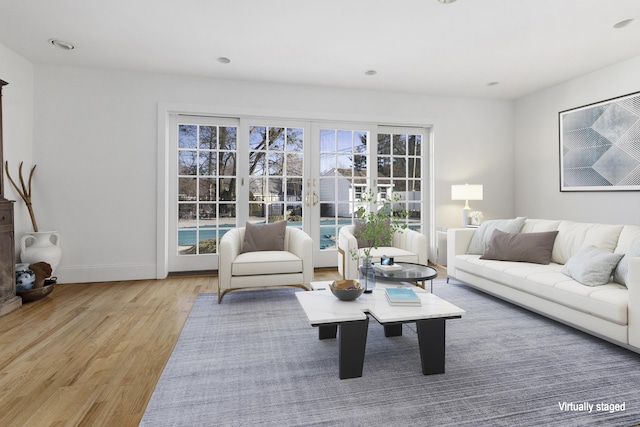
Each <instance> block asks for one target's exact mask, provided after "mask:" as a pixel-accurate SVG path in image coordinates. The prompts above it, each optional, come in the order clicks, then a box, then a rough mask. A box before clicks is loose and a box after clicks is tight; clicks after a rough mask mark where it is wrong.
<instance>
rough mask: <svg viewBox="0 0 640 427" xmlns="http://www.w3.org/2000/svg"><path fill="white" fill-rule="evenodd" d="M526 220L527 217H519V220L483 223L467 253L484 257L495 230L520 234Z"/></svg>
mask: <svg viewBox="0 0 640 427" xmlns="http://www.w3.org/2000/svg"><path fill="white" fill-rule="evenodd" d="M526 220H527V218H526V217H524V216H519V217H518V218H514V219H492V220H489V221H485V222H483V223H482V225H481V226H480V227H479V228H478V229H477V230H476V232H475V233H474V234H473V237H472V238H471V243H469V248H468V249H467V253H468V254H474V255H482V254H483V253H484V251H485V250H486V249H487V244H488V243H489V240H490V239H491V235H492V234H493V230H500V231H504V232H505V233H511V234H516V233H519V232H520V230H522V226H523V225H524V222H525V221H526Z"/></svg>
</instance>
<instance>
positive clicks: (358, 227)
mask: <svg viewBox="0 0 640 427" xmlns="http://www.w3.org/2000/svg"><path fill="white" fill-rule="evenodd" d="M384 223H385V232H386V233H387V234H388V235H386V236H383V239H382V240H390V234H391V220H390V219H389V218H387V219H385V220H384ZM366 224H367V223H366V221H363V220H361V219H357V220H356V221H355V224H354V225H355V229H354V230H353V236H354V237H355V238H356V241H357V242H358V248H368V247H370V246H371V242H369V241H367V240H366V239H365V238H364V236H363V235H362V234H363V233H364V232H365V227H366Z"/></svg>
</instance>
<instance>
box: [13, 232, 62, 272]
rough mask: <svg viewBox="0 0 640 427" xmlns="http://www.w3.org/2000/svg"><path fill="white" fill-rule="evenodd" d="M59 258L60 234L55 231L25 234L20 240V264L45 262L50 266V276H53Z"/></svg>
mask: <svg viewBox="0 0 640 427" xmlns="http://www.w3.org/2000/svg"><path fill="white" fill-rule="evenodd" d="M61 257H62V249H61V248H60V234H59V233H58V232H57V231H38V232H32V233H27V234H25V235H24V236H22V239H20V259H21V260H22V262H26V263H29V264H33V263H36V262H46V263H48V264H49V265H50V266H51V275H53V272H54V271H55V269H56V267H57V266H58V263H59V262H60V258H61Z"/></svg>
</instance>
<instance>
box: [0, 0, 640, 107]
mask: <svg viewBox="0 0 640 427" xmlns="http://www.w3.org/2000/svg"><path fill="white" fill-rule="evenodd" d="M629 18H639V19H640V0H458V1H457V2H455V3H452V4H448V5H446V4H440V3H438V1H437V0H110V1H104V0H100V1H98V0H57V1H51V0H0V43H2V44H4V45H5V46H7V47H8V48H10V49H12V50H14V51H15V52H17V53H18V54H20V55H22V56H24V57H25V58H27V59H28V60H30V61H32V62H34V63H45V64H59V65H70V66H81V67H97V68H106V69H117V70H131V71H143V72H153V73H168V74H178V75H184V76H200V77H212V78H219V79H236V80H248V81H261V82H283V83H290V84H304V85H320V86H332V87H346V88H364V89H374V90H385V91H398V92H409V93H425V94H436V95H439V94H442V95H456V96H474V97H476V96H477V97H489V98H503V99H515V98H518V97H521V96H523V95H526V94H529V93H532V92H535V91H537V90H540V89H543V88H545V87H549V86H553V85H555V84H558V83H561V82H563V81H566V80H569V79H572V78H575V77H577V76H580V75H583V74H585V73H588V72H591V71H594V70H597V69H600V68H603V67H606V66H608V65H611V64H614V63H616V62H620V61H622V60H625V59H628V58H631V57H634V56H638V55H640V22H635V23H633V24H632V25H629V26H627V27H626V28H623V29H617V30H616V29H613V25H614V24H616V23H617V22H619V21H622V20H625V19H629ZM51 38H57V39H61V40H64V41H68V42H71V43H73V44H74V45H75V46H76V48H75V49H74V50H72V51H63V50H61V49H58V48H55V47H53V46H51V45H50V44H49V43H48V40H49V39H51ZM221 56H222V57H227V58H229V59H231V63H229V64H226V65H225V64H221V63H219V62H218V61H217V60H216V59H217V58H218V57H221ZM370 69H374V70H377V72H378V74H377V75H375V76H366V75H365V74H364V72H365V71H367V70H370ZM495 81H497V82H500V83H499V84H498V85H495V86H488V85H487V84H488V83H489V82H495ZM639 82H640V78H639ZM638 89H640V87H639V88H638Z"/></svg>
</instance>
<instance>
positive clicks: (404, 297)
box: [385, 288, 421, 305]
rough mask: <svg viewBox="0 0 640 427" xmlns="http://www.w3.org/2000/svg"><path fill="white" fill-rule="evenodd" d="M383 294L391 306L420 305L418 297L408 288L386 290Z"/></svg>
mask: <svg viewBox="0 0 640 427" xmlns="http://www.w3.org/2000/svg"><path fill="white" fill-rule="evenodd" d="M385 294H386V296H387V301H389V304H391V305H421V302H420V297H418V295H416V293H415V292H414V291H413V289H410V288H386V289H385Z"/></svg>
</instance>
